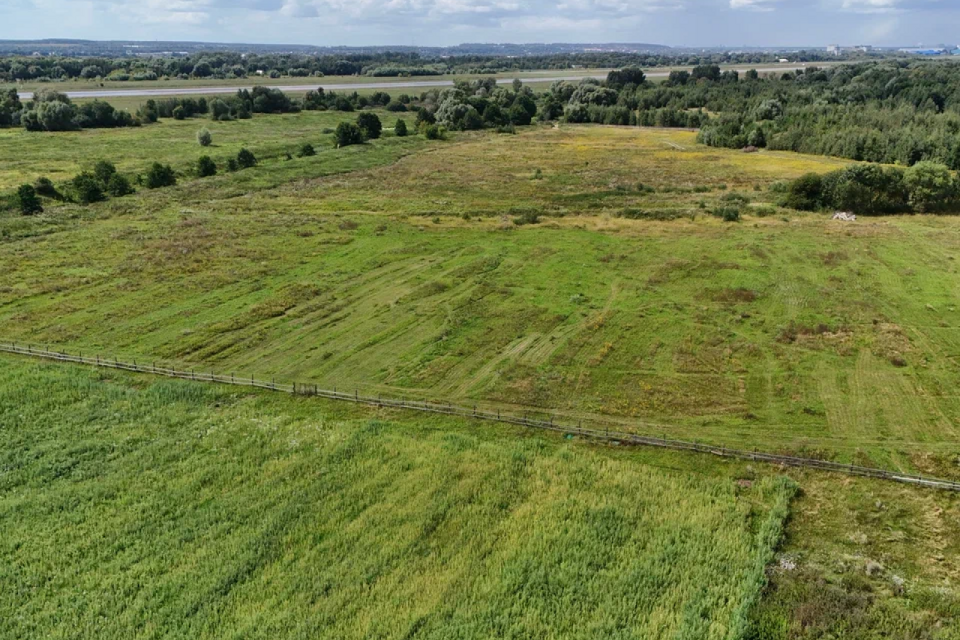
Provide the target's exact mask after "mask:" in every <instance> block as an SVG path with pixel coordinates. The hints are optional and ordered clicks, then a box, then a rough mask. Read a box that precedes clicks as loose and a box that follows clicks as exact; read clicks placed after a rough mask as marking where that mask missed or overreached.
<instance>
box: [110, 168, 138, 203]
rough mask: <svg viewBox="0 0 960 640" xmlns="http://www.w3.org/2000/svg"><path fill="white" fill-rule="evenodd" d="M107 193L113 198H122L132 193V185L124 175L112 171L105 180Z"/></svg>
mask: <svg viewBox="0 0 960 640" xmlns="http://www.w3.org/2000/svg"><path fill="white" fill-rule="evenodd" d="M107 193H109V194H110V195H111V196H113V197H114V198H122V197H123V196H126V195H129V194H131V193H133V186H132V185H131V184H130V181H129V180H128V179H127V178H126V177H125V176H123V175H121V174H119V173H114V174H113V175H112V176H110V179H109V180H108V181H107Z"/></svg>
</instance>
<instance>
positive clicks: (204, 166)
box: [197, 156, 217, 178]
mask: <svg viewBox="0 0 960 640" xmlns="http://www.w3.org/2000/svg"><path fill="white" fill-rule="evenodd" d="M197 175H198V176H199V177H201V178H207V177H209V176H215V175H217V163H215V162H214V161H213V158H211V157H210V156H200V157H199V158H198V159H197Z"/></svg>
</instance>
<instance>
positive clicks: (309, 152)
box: [297, 142, 317, 158]
mask: <svg viewBox="0 0 960 640" xmlns="http://www.w3.org/2000/svg"><path fill="white" fill-rule="evenodd" d="M316 154H317V152H316V150H314V148H313V145H312V144H310V143H309V142H304V143H303V144H302V145H301V146H300V151H299V152H297V155H298V156H300V157H301V158H307V157H310V156H313V155H316Z"/></svg>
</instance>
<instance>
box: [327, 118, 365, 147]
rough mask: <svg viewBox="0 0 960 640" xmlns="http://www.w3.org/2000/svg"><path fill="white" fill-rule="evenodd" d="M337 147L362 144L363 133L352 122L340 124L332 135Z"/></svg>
mask: <svg viewBox="0 0 960 640" xmlns="http://www.w3.org/2000/svg"><path fill="white" fill-rule="evenodd" d="M333 137H334V141H335V143H336V145H337V147H338V148H339V147H349V146H350V145H353V144H363V131H361V130H360V127H358V126H357V125H355V124H353V123H352V122H341V123H340V124H338V125H337V129H336V131H334V133H333Z"/></svg>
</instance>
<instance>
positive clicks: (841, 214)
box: [833, 211, 857, 222]
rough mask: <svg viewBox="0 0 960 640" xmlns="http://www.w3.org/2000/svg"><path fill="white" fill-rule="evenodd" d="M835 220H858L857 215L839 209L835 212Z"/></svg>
mask: <svg viewBox="0 0 960 640" xmlns="http://www.w3.org/2000/svg"><path fill="white" fill-rule="evenodd" d="M833 219H834V220H843V221H844V222H856V220H857V216H855V215H854V214H852V213H847V212H846V211H837V212H836V213H835V214H833Z"/></svg>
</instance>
